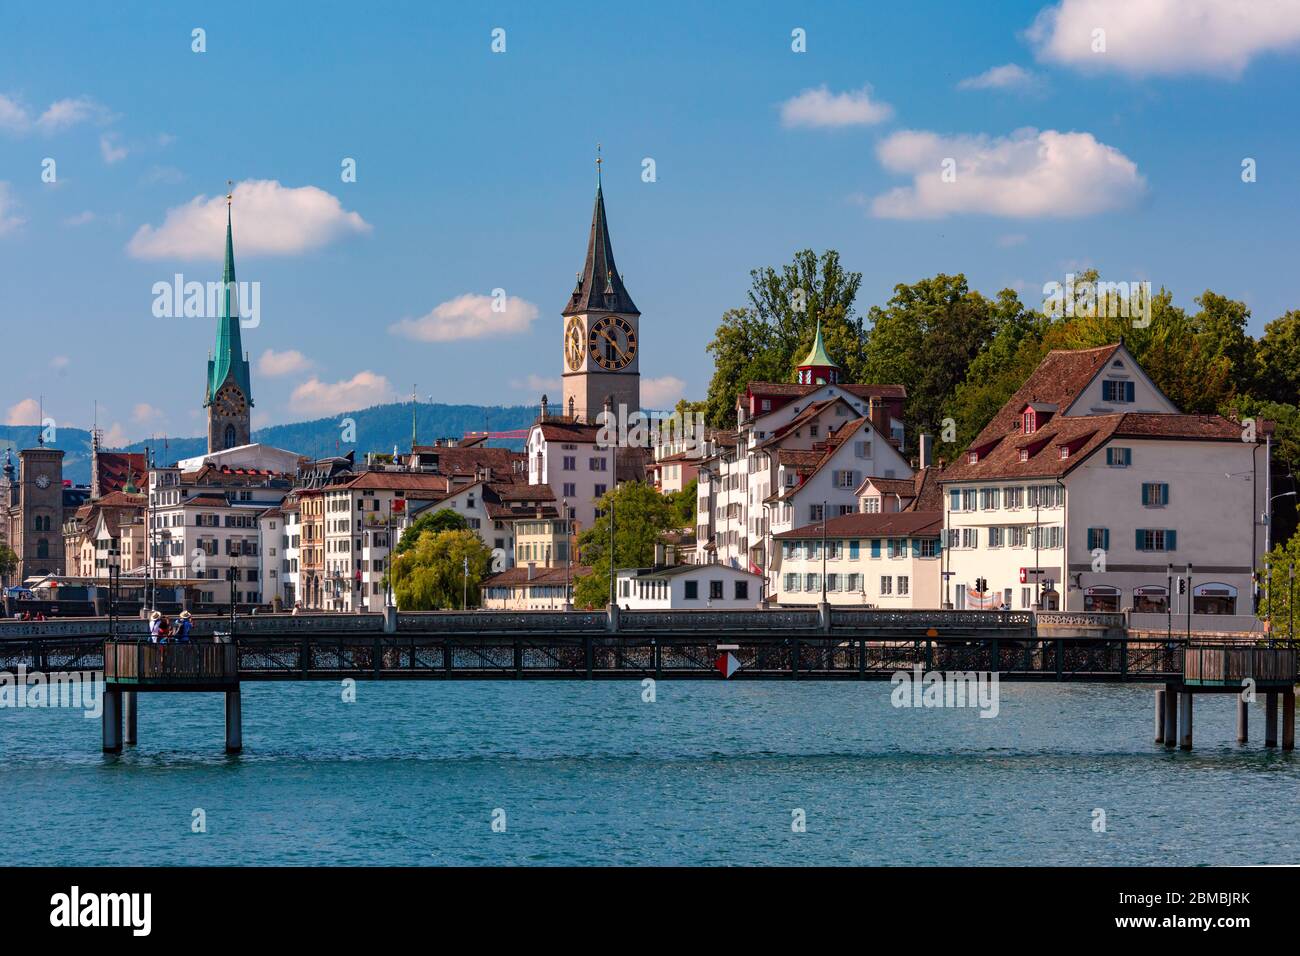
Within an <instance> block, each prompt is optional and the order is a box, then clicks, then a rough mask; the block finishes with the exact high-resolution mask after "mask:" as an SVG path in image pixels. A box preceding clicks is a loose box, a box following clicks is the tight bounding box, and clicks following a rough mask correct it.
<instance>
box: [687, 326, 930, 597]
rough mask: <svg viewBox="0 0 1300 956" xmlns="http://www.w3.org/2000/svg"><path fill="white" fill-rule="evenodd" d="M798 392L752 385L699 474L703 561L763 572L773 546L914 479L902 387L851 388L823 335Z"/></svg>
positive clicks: (794, 387) (801, 372)
mask: <svg viewBox="0 0 1300 956" xmlns="http://www.w3.org/2000/svg"><path fill="white" fill-rule="evenodd" d="M797 377H798V383H797V384H782V383H776V382H751V383H750V384H749V386H748V388H747V390H746V393H745V395H744V396H742V397H741V399H740V400H739V401H738V403H737V410H736V411H737V430H736V431H735V432H733V433H720V434H718V435H716V436H715V438H714V442H713V448H712V449H711V451H712V454H711V456H710V457H708V458H706V459H704V460H703V461H702V462H701V463H700V466H699V485H698V495H699V500H698V518H697V526H696V542H697V546H696V547H697V551H696V553H697V559H696V560H697V561H700V562H716V563H720V564H726V565H729V566H731V567H735V568H742V569H745V570H753V571H758V572H759V573H763V571H764V568H767V573H768V590H769V592H771V590H772V586H773V583H774V582H773V581H772V579H771V569H770V567H768V565H769V563H770V562H769V561H768V560H767V555H768V553H769V552H770V541H769V538H770V536H771V535H772V534H773V533H780V532H782V531H785V530H789V529H790V528H793V527H797V526H800V525H803V524H807V523H809V522H810V521H815V520H820V514H821V509H822V507H823V503H824V504H825V507H826V508H827V509H828V510H829V513H830V515H831V516H836V515H839V514H847V513H849V512H852V511H856V510H857V509H858V507H859V501H858V496H857V494H856V491H857V489H858V487H859V485H860V484H861V482H862V480H863V479H864V478H865V477H867V476H869V475H879V476H881V477H884V478H910V477H911V475H912V468H911V466H910V465H909V463H908V462H907V460H906V459H905V458H904V457H903V455H902V453H901V446H902V439H903V420H902V414H903V411H902V409H903V400H904V398H905V397H906V391H905V390H904V389H903V387H902V386H901V385H849V384H844V383H841V382H840V380H839V369H838V368H837V367H836V366H835V365H834V364H833V363H832V362H831V360H830V359H829V357H827V355H826V351H825V348H824V346H823V344H822V339H821V330H820V328H818V331H817V335H816V338H815V340H814V343H813V347H812V350H811V351H810V352H809V354H808V356H807V357H806V358H805V359H804V361H803V362H802V363H801V364H800V365H799V368H798V376H797Z"/></svg>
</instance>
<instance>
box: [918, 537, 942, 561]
mask: <svg viewBox="0 0 1300 956" xmlns="http://www.w3.org/2000/svg"><path fill="white" fill-rule="evenodd" d="M938 556H939V541H938V539H937V538H922V539H921V551H920V557H922V558H937V557H938Z"/></svg>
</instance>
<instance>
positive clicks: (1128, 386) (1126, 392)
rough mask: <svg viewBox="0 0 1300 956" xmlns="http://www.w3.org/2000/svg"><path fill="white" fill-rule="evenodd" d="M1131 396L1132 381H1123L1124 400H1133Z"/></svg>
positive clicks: (1132, 393) (1132, 391) (1132, 390)
mask: <svg viewBox="0 0 1300 956" xmlns="http://www.w3.org/2000/svg"><path fill="white" fill-rule="evenodd" d="M1133 397H1134V389H1133V383H1132V382H1125V383H1124V401H1126V402H1131V401H1133Z"/></svg>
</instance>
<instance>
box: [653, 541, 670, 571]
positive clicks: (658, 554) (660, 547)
mask: <svg viewBox="0 0 1300 956" xmlns="http://www.w3.org/2000/svg"><path fill="white" fill-rule="evenodd" d="M667 563H668V556H667V554H666V551H665V548H664V543H663V542H662V541H657V542H655V567H656V568H662V567H663V566H664V565H666V564H667Z"/></svg>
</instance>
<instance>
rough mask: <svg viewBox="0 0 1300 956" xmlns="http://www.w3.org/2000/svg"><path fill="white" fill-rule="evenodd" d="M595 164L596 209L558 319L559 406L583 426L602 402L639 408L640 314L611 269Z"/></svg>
mask: <svg viewBox="0 0 1300 956" xmlns="http://www.w3.org/2000/svg"><path fill="white" fill-rule="evenodd" d="M600 163H601V161H600V159H597V160H596V206H595V209H594V210H593V211H592V214H591V237H590V238H589V239H588V240H587V261H586V262H585V263H584V265H583V269H582V272H580V273H579V274H578V282H577V285H576V286H575V287H574V290H573V294H572V295H570V296H569V302H568V304H567V305H566V306H565V307H564V311H563V312H562V313H561V315H563V317H564V366H563V367H564V375H563V378H564V408H563V412H562V414H564V415H569V414H572V415H573V416H574V417H576V418H578V419H580V420H581V421H584V422H592V423H594V422H595V421H596V418H597V416H598V415H600V413H601V412H602V411H603V410H604V407H605V401H606V399H607V398H608V399H609V400H610V401H611V402H612V404H613V409H614V411H615V413H617V412H618V408H619V405H625V406H627V411H628V413H629V414H630V413H632V412H639V411H640V410H641V362H640V357H639V351H640V341H639V336H640V322H641V313H640V312H639V311H638V310H637V307H636V304H635V303H634V302H633V301H632V297H631V296H630V295H628V293H627V289H625V288H624V287H623V278H622V276H620V275H619V273H618V268H617V267H616V266H615V265H614V245H613V243H611V242H610V239H609V223H608V221H607V220H606V218H605V197H604V195H603V193H602V191H601V184H600Z"/></svg>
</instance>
